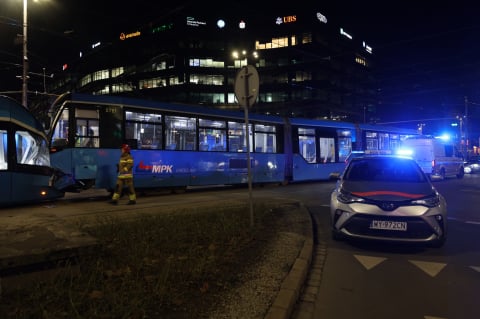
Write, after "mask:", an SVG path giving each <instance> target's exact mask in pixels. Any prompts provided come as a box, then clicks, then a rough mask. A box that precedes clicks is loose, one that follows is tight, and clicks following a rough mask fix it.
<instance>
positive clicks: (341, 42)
mask: <svg viewBox="0 0 480 319" xmlns="http://www.w3.org/2000/svg"><path fill="white" fill-rule="evenodd" d="M372 59H373V54H372V48H371V47H370V46H369V45H368V43H366V42H365V41H363V40H361V39H358V38H357V37H356V36H352V34H351V33H350V32H349V30H345V29H343V28H342V27H341V26H340V25H338V24H337V23H335V21H330V20H329V19H328V17H327V16H326V15H325V14H323V13H322V11H321V10H313V9H312V10H310V9H304V10H301V11H298V12H296V11H294V10H285V11H284V12H280V11H279V12H275V13H274V12H272V13H270V12H269V13H266V12H258V11H257V12H253V11H251V10H250V11H245V12H242V11H241V10H232V12H231V13H230V14H226V15H223V16H219V15H218V14H211V13H202V11H198V10H196V9H195V8H193V7H189V8H188V9H185V10H181V11H179V12H177V13H175V14H172V15H169V16H168V17H164V18H162V19H159V20H158V21H156V22H149V23H146V24H145V25H143V26H140V27H138V28H132V29H129V30H119V32H118V35H117V36H116V38H113V39H111V41H106V42H102V43H100V42H99V43H96V44H93V45H92V46H91V47H90V48H89V49H87V50H85V51H83V52H81V54H79V58H78V59H77V60H75V61H72V62H70V63H68V65H65V69H64V72H63V75H62V76H61V77H60V78H59V79H58V80H57V81H56V82H55V84H54V87H53V88H52V90H53V91H55V92H59V93H60V92H65V91H71V92H81V93H92V94H110V95H120V96H130V97H137V98H143V99H153V100H159V101H167V102H180V103H189V104H202V105H206V106H210V107H216V108H232V109H238V108H239V104H238V101H237V98H236V96H235V93H234V81H235V77H236V75H237V72H239V70H240V69H241V68H242V67H243V66H246V65H252V66H254V67H255V68H256V69H257V71H258V74H259V92H258V98H257V100H256V102H255V104H254V105H253V106H252V107H251V112H258V113H266V114H278V115H289V116H298V117H300V116H301V117H307V118H325V119H338V120H344V121H351V122H365V120H366V115H367V114H366V113H368V112H370V111H371V110H373V109H374V105H375V99H376V93H375V92H376V90H375V87H376V83H375V79H374V77H373V71H372V67H373V61H372Z"/></svg>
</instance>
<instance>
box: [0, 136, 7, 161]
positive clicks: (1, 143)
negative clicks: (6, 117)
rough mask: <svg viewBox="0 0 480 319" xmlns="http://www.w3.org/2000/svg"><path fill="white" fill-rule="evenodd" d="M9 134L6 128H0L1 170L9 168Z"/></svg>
mask: <svg viewBox="0 0 480 319" xmlns="http://www.w3.org/2000/svg"><path fill="white" fill-rule="evenodd" d="M7 137H8V135H7V131H6V130H0V170H5V169H8V157H7V146H8V138H7Z"/></svg>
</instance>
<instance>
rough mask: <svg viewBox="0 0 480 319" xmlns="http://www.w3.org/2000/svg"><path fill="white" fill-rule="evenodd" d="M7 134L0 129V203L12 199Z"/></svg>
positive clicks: (4, 130)
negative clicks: (0, 187)
mask: <svg viewBox="0 0 480 319" xmlns="http://www.w3.org/2000/svg"><path fill="white" fill-rule="evenodd" d="M7 150H8V134H7V130H6V129H4V128H2V127H0V185H3V186H5V187H2V190H1V191H0V203H3V202H9V201H10V200H11V197H12V187H11V185H12V173H11V172H10V171H8V152H7Z"/></svg>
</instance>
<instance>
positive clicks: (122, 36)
mask: <svg viewBox="0 0 480 319" xmlns="http://www.w3.org/2000/svg"><path fill="white" fill-rule="evenodd" d="M140 35H141V33H140V31H137V32H132V33H123V32H122V33H120V40H122V41H123V40H126V39H129V38H135V37H139V36H140Z"/></svg>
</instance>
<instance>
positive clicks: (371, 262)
mask: <svg viewBox="0 0 480 319" xmlns="http://www.w3.org/2000/svg"><path fill="white" fill-rule="evenodd" d="M353 256H354V257H355V258H356V259H357V260H358V261H359V262H360V263H361V264H362V266H363V267H365V268H366V269H367V270H370V269H372V268H373V267H375V266H376V265H378V264H380V263H381V262H383V261H385V260H387V258H383V257H372V256H362V255H353Z"/></svg>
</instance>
